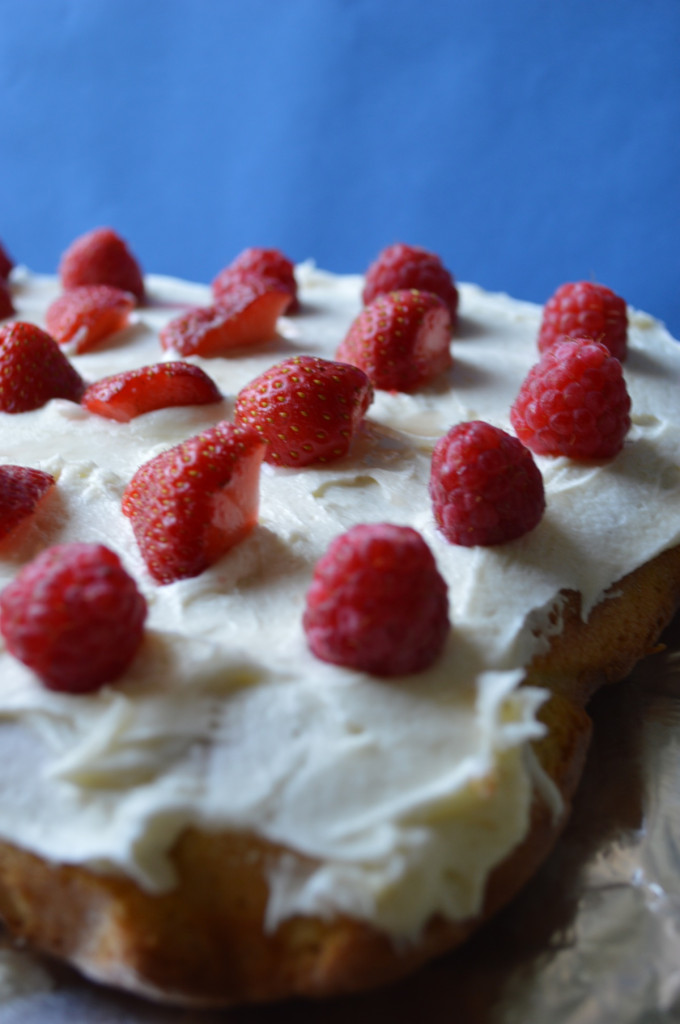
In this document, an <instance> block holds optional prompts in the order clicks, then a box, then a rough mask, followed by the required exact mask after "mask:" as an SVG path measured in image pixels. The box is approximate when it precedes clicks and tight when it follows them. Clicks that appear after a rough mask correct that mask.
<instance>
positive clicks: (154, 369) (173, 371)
mask: <svg viewBox="0 0 680 1024" xmlns="http://www.w3.org/2000/svg"><path fill="white" fill-rule="evenodd" d="M221 399H222V394H221V392H220V390H219V388H218V387H217V385H216V384H215V382H214V380H213V379H212V378H211V377H209V376H208V374H207V373H204V372H203V370H201V369H200V367H198V366H193V365H192V364H191V363H182V362H174V363H154V364H153V365H152V366H142V367H140V368H139V369H138V370H126V371H124V372H123V373H116V374H113V375H112V376H111V377H103V378H102V379H101V380H98V381H95V383H94V384H90V386H89V387H88V388H86V390H85V392H84V393H83V397H82V398H81V400H80V401H81V405H84V406H85V408H86V409H89V410H90V412H94V413H96V414H97V415H98V416H106V417H107V418H108V419H110V420H118V421H119V422H120V423H127V422H128V421H129V420H131V419H134V418H135V417H136V416H142V415H144V413H147V412H153V411H154V410H155V409H167V408H168V407H169V406H178V405H208V404H209V403H211V402H219V401H220V400H221Z"/></svg>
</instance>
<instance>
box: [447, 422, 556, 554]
mask: <svg viewBox="0 0 680 1024" xmlns="http://www.w3.org/2000/svg"><path fill="white" fill-rule="evenodd" d="M430 497H431V498H432V506H433V510H434V517H435V519H436V521H437V525H438V526H439V528H440V529H441V531H442V533H443V534H444V536H445V537H446V539H447V540H449V541H451V543H453V544H462V545H465V546H466V547H472V546H474V545H484V546H490V545H492V544H504V543H506V541H510V540H514V539H515V538H517V537H521V536H522V535H523V534H525V533H528V532H529V530H533V528H534V527H535V526H536V525H537V524H538V523H539V522H540V519H541V516H542V515H543V511H544V509H545V495H544V492H543V478H542V476H541V473H540V470H539V469H538V466H537V465H536V463H535V462H534V460H533V458H532V456H531V452H529V451H527V449H526V448H525V447H524V446H523V445H522V444H520V442H519V441H518V440H517V438H516V437H512V436H511V435H510V434H507V433H506V432H505V431H504V430H501V429H500V428H499V427H494V426H491V424H490V423H484V422H482V421H481V420H471V421H470V422H468V423H459V424H458V425H457V426H455V427H452V428H451V430H450V431H449V432H448V434H446V435H445V436H444V437H442V438H440V439H439V441H438V442H437V444H436V446H435V449H434V452H433V455H432V471H431V475H430Z"/></svg>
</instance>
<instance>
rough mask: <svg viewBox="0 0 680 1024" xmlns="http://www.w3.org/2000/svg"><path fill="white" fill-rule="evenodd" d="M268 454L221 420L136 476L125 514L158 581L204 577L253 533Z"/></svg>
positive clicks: (250, 434) (252, 437) (255, 439)
mask: <svg viewBox="0 0 680 1024" xmlns="http://www.w3.org/2000/svg"><path fill="white" fill-rule="evenodd" d="M264 452H265V444H264V442H263V441H262V440H261V439H260V438H259V436H258V434H257V433H256V431H254V430H253V429H252V428H250V427H238V426H234V424H233V423H227V422H222V423H218V424H217V425H216V426H214V427H211V428H210V429H209V430H206V431H204V432H203V433H202V434H197V435H196V436H195V437H190V438H189V439H188V440H187V441H183V442H182V444H179V445H177V446H176V447H175V448H171V449H170V450H169V451H166V452H162V453H161V454H160V455H157V456H156V457H155V458H153V459H151V460H150V461H149V462H145V463H144V465H143V466H141V467H140V468H139V469H138V470H137V472H136V473H135V475H134V477H133V478H132V480H131V482H130V484H129V485H128V487H127V489H126V491H125V494H124V495H123V505H122V508H123V513H124V514H125V515H126V516H128V517H129V519H130V521H131V523H132V529H133V532H134V535H135V539H136V541H137V544H138V545H139V549H140V551H141V554H142V557H143V558H144V561H145V562H146V565H147V568H148V570H149V572H150V574H151V576H152V577H153V578H154V580H156V582H157V583H162V584H165V583H173V582H174V581H175V580H179V579H185V578H187V577H190V576H198V575H199V574H200V573H202V572H203V571H204V570H205V569H207V568H208V567H209V566H210V565H212V564H213V563H214V562H216V561H217V560H218V559H219V558H221V557H222V555H223V554H225V553H226V552H227V551H228V550H229V549H230V548H232V547H233V546H234V545H235V544H238V543H239V542H240V541H241V540H243V539H244V538H245V537H246V536H247V535H248V534H249V533H250V531H251V530H252V529H253V527H254V526H255V524H256V523H257V515H258V503H259V479H260V465H261V463H262V459H263V457H264Z"/></svg>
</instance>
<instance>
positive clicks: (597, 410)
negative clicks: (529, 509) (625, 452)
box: [510, 338, 630, 459]
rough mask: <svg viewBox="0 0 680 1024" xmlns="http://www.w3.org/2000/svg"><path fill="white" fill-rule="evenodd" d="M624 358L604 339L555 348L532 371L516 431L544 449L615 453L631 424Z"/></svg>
mask: <svg viewBox="0 0 680 1024" xmlns="http://www.w3.org/2000/svg"><path fill="white" fill-rule="evenodd" d="M629 413H630V397H629V395H628V391H627V389H626V382H625V380H624V378H623V371H622V369H621V363H620V362H619V360H618V359H615V358H614V356H612V355H610V353H609V350H608V349H607V348H606V347H605V346H604V345H602V344H600V342H598V341H591V340H590V339H589V338H574V339H571V340H567V341H559V342H557V343H556V344H555V345H553V346H552V348H549V349H548V350H547V351H546V352H545V353H544V355H543V356H542V358H541V360H540V362H538V363H537V364H536V365H535V366H534V367H532V369H531V370H530V371H529V374H528V375H527V377H526V379H525V381H524V383H523V384H522V386H521V388H520V391H519V394H518V396H517V398H516V399H515V402H514V404H513V406H512V409H511V411H510V421H511V423H512V425H513V427H514V428H515V432H516V434H517V436H518V437H519V439H520V441H522V442H523V443H524V444H525V445H526V446H527V447H528V448H531V450H532V451H533V452H536V453H537V454H539V455H566V456H568V457H569V458H571V459H610V458H612V457H613V456H614V455H616V454H617V452H619V451H620V450H621V448H622V447H623V441H624V438H625V436H626V434H627V433H628V430H629V428H630V415H629Z"/></svg>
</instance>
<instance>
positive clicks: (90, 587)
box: [0, 544, 146, 694]
mask: <svg viewBox="0 0 680 1024" xmlns="http://www.w3.org/2000/svg"><path fill="white" fill-rule="evenodd" d="M145 618H146V601H145V600H144V597H143V596H142V594H140V592H139V590H138V589H137V584H136V583H135V581H134V580H133V579H132V577H131V576H130V575H129V574H128V573H127V572H126V571H125V569H124V568H123V566H122V565H121V562H120V559H119V558H118V555H116V554H114V552H113V551H110V550H109V549H108V548H106V547H104V546H103V545H101V544H61V545H56V546H55V547H51V548H47V549H46V550H45V551H43V552H42V553H41V554H40V555H38V557H37V558H36V559H34V560H33V561H32V562H30V563H29V564H28V565H26V566H24V568H23V569H22V570H21V572H20V573H19V574H18V575H17V576H16V578H15V579H14V580H13V582H12V583H10V584H9V586H7V587H6V588H5V590H3V592H2V594H0V632H2V635H3V636H4V638H5V641H6V643H7V648H8V650H9V651H10V653H11V654H13V655H14V657H15V658H18V659H19V661H22V662H23V663H24V664H25V665H27V666H28V667H29V668H30V669H32V670H33V671H34V672H35V673H36V674H37V675H38V676H39V677H40V679H41V680H42V682H43V683H44V684H45V686H47V687H48V688H49V689H51V690H59V691H62V692H64V693H74V694H82V693H89V692H91V691H93V690H97V689H99V688H100V687H101V686H103V685H104V684H105V683H109V682H112V681H113V680H114V679H117V678H118V677H119V676H120V675H121V674H122V673H123V672H124V671H125V669H126V668H127V667H128V665H129V664H130V662H131V661H132V659H133V658H134V656H135V654H136V653H137V650H138V649H139V645H140V643H141V641H142V637H143V634H144V620H145Z"/></svg>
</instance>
